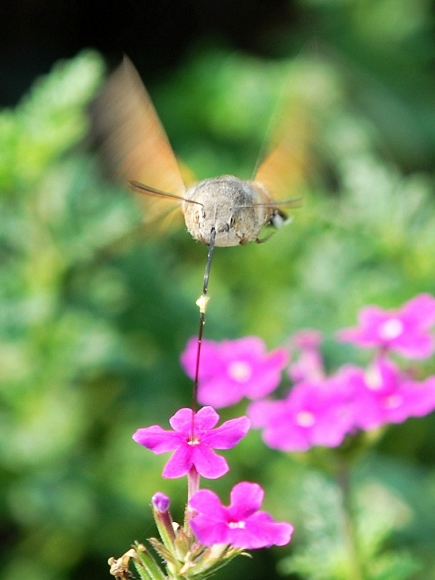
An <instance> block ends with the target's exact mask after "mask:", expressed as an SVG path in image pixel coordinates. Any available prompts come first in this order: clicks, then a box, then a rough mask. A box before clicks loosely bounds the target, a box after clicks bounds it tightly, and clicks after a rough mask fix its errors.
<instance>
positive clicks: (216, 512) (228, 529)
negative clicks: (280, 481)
mask: <svg viewBox="0 0 435 580" xmlns="http://www.w3.org/2000/svg"><path fill="white" fill-rule="evenodd" d="M263 497H264V491H263V490H262V489H261V487H260V486H259V485H258V484H256V483H248V482H246V481H245V482H241V483H238V484H237V485H235V486H234V487H233V489H232V491H231V504H230V505H229V506H228V507H227V506H224V505H222V504H221V502H220V500H219V498H218V496H217V495H216V494H215V493H213V492H212V491H209V490H206V489H202V490H200V491H198V492H197V493H196V494H195V495H194V496H193V497H192V499H191V500H190V507H191V508H192V509H193V510H194V511H195V512H196V515H194V517H193V518H192V519H191V521H190V525H191V527H192V530H193V532H194V534H195V536H196V537H197V538H198V540H199V541H200V542H201V543H202V544H204V545H205V546H212V545H213V544H229V545H231V546H233V547H234V548H238V549H255V548H264V547H266V546H272V545H276V546H284V545H285V544H288V543H289V542H290V539H291V535H292V533H293V526H292V525H291V524H288V523H286V522H275V521H274V520H273V519H272V517H271V516H270V515H269V514H268V513H266V512H262V511H258V510H259V508H260V507H261V504H262V503H263Z"/></svg>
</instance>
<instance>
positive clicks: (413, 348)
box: [338, 294, 435, 358]
mask: <svg viewBox="0 0 435 580" xmlns="http://www.w3.org/2000/svg"><path fill="white" fill-rule="evenodd" d="M358 319H359V326H358V327H356V328H345V329H344V330H342V331H340V332H339V335H338V336H339V339H340V340H341V341H343V342H353V343H355V344H357V345H358V346H360V347H363V348H380V349H383V350H394V351H396V352H397V353H399V354H401V355H402V356H404V357H408V358H426V357H428V356H430V355H431V354H432V353H433V351H434V340H433V337H432V335H431V334H430V332H429V329H430V327H431V326H433V324H434V323H435V298H434V297H433V296H431V295H430V294H419V295H418V296H415V298H412V300H409V301H408V302H406V303H405V304H404V305H403V306H402V308H399V309H398V310H383V309H382V308H379V307H378V306H366V307H365V308H362V309H361V311H360V313H359V316H358Z"/></svg>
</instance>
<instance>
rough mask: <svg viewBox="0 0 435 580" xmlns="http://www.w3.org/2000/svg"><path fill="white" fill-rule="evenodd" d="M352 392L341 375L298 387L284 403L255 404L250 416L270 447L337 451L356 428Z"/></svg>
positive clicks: (303, 383)
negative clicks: (316, 448) (329, 448)
mask: <svg viewBox="0 0 435 580" xmlns="http://www.w3.org/2000/svg"><path fill="white" fill-rule="evenodd" d="M351 396H352V390H351V389H350V388H349V385H348V384H347V383H346V382H345V381H342V379H341V377H340V376H339V375H337V376H335V377H331V378H329V379H325V380H324V381H304V382H301V383H298V384H297V385H296V386H295V387H293V389H292V390H291V391H290V393H289V395H288V397H287V399H285V400H283V401H258V402H255V403H251V405H250V406H249V408H248V415H249V417H250V419H251V421H252V426H253V427H254V428H255V427H256V428H263V435H262V436H263V440H264V442H265V443H266V445H269V447H272V448H274V449H280V450H282V451H307V450H308V449H310V447H313V446H316V445H322V446H325V447H336V446H337V445H340V443H341V442H342V441H343V439H344V437H345V436H346V434H347V433H348V432H349V431H350V430H351V429H352V427H353V406H352V399H351Z"/></svg>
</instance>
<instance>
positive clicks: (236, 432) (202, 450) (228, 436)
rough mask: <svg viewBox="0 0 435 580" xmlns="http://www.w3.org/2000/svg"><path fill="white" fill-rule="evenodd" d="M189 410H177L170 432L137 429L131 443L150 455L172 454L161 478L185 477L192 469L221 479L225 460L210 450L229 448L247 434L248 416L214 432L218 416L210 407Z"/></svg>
mask: <svg viewBox="0 0 435 580" xmlns="http://www.w3.org/2000/svg"><path fill="white" fill-rule="evenodd" d="M192 414H194V413H193V411H192V409H180V410H179V411H177V412H176V413H175V415H174V416H173V417H171V419H170V420H169V423H170V425H171V427H172V429H173V431H165V430H164V429H162V428H161V427H160V426H159V425H153V426H151V427H145V428H143V429H138V430H137V431H136V433H135V434H134V435H133V439H134V441H136V443H139V444H140V445H143V446H144V447H146V448H147V449H150V450H151V451H153V453H157V454H160V453H166V452H168V451H174V453H173V455H172V457H171V458H170V459H169V461H168V462H167V464H166V465H165V468H164V470H163V477H168V478H175V477H181V476H183V475H186V474H187V473H188V472H189V471H190V470H191V469H192V468H195V469H196V471H197V472H198V473H199V475H202V476H203V477H206V478H208V479H216V478H218V477H221V476H222V475H224V474H225V473H227V471H228V470H229V467H228V464H227V462H226V460H225V459H224V458H223V457H221V456H219V455H217V454H216V453H215V452H214V451H213V449H231V447H234V446H235V445H237V443H238V442H239V441H240V440H241V439H242V438H243V437H244V436H245V435H246V433H247V432H248V430H249V427H250V421H249V419H248V418H247V417H239V418H238V419H231V420H230V421H226V422H225V423H223V424H222V425H221V426H220V427H218V428H217V429H214V428H213V427H214V426H215V425H216V424H217V422H218V420H219V415H218V414H217V413H216V411H215V410H214V409H213V408H212V407H203V408H202V409H200V410H199V411H198V412H197V413H195V414H194V418H193V419H192Z"/></svg>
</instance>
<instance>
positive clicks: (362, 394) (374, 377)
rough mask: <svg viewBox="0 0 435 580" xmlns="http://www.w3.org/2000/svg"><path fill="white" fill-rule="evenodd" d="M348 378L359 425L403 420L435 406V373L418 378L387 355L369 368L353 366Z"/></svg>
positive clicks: (376, 425) (369, 427)
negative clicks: (401, 369)
mask: <svg viewBox="0 0 435 580" xmlns="http://www.w3.org/2000/svg"><path fill="white" fill-rule="evenodd" d="M346 380H347V382H348V385H349V387H350V389H351V390H352V391H353V400H354V415H355V416H354V422H355V426H356V427H358V428H360V429H366V430H369V429H375V428H378V427H380V426H382V425H385V424H386V423H401V422H402V421H405V420H406V419H408V418H409V417H421V416H423V415H427V414H428V413H430V412H432V411H433V410H434V409H435V376H431V377H428V378H427V379H426V380H424V381H422V382H418V381H415V380H413V379H411V378H410V377H409V376H408V375H406V374H404V373H403V372H402V371H400V369H399V368H398V367H397V366H396V365H395V364H394V363H393V362H392V361H391V360H388V359H387V357H385V356H382V357H379V358H378V359H377V360H376V361H375V362H374V363H373V364H372V366H371V367H370V368H369V369H368V370H366V371H364V370H363V369H360V368H357V367H351V366H349V367H348V368H347V374H346Z"/></svg>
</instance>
